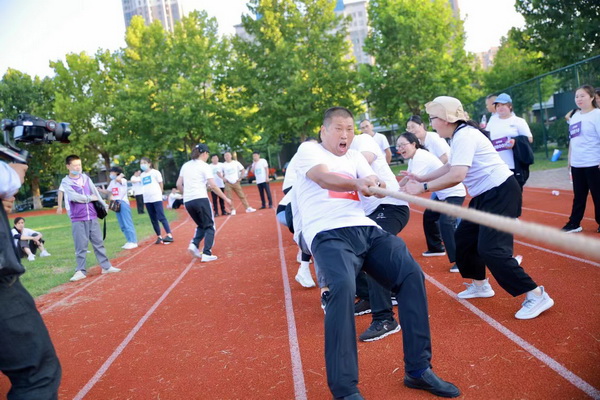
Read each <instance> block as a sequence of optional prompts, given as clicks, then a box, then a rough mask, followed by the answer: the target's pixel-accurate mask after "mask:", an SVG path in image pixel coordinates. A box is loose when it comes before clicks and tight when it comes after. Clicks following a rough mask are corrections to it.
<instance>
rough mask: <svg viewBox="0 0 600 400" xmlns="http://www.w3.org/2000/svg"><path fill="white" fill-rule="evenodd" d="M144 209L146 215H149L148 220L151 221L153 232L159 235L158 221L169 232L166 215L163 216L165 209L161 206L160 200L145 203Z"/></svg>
mask: <svg viewBox="0 0 600 400" xmlns="http://www.w3.org/2000/svg"><path fill="white" fill-rule="evenodd" d="M145 204H146V210H148V216H149V217H150V222H152V227H153V228H154V232H155V233H156V234H157V235H158V236H160V225H159V224H158V221H160V222H161V224H162V226H163V228H165V232H167V233H171V228H170V227H169V221H168V220H167V217H165V210H164V208H163V202H162V201H156V202H154V203H145Z"/></svg>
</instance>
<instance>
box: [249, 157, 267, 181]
mask: <svg viewBox="0 0 600 400" xmlns="http://www.w3.org/2000/svg"><path fill="white" fill-rule="evenodd" d="M252 168H254V176H255V177H256V184H257V185H258V184H259V183H265V182H266V181H267V173H268V171H269V163H268V162H267V160H265V159H264V158H261V159H259V160H258V161H257V162H255V163H253V164H252ZM265 168H266V170H265Z"/></svg>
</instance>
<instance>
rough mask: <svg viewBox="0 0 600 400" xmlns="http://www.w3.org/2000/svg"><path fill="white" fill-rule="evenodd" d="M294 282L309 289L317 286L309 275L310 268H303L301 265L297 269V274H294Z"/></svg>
mask: <svg viewBox="0 0 600 400" xmlns="http://www.w3.org/2000/svg"><path fill="white" fill-rule="evenodd" d="M295 279H296V282H298V283H299V284H301V285H302V286H304V287H305V288H311V287H315V286H317V285H316V284H315V281H314V280H313V278H312V275H311V274H310V268H308V266H307V267H303V266H302V265H301V266H300V268H298V273H296V278H295Z"/></svg>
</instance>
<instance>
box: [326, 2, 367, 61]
mask: <svg viewBox="0 0 600 400" xmlns="http://www.w3.org/2000/svg"><path fill="white" fill-rule="evenodd" d="M334 11H335V13H336V14H337V15H341V16H344V17H350V21H349V22H348V40H349V41H350V43H351V44H352V55H353V56H354V58H355V59H356V62H357V64H373V61H374V60H373V57H371V56H370V55H368V54H367V53H365V52H364V50H363V46H364V44H365V39H366V38H367V35H368V34H369V24H368V22H369V18H368V14H367V0H358V1H355V2H352V3H351V2H348V3H347V4H344V0H337V3H336V5H335V9H334Z"/></svg>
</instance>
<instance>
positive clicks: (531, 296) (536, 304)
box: [515, 286, 554, 319]
mask: <svg viewBox="0 0 600 400" xmlns="http://www.w3.org/2000/svg"><path fill="white" fill-rule="evenodd" d="M540 289H542V295H541V296H537V295H536V294H535V293H533V291H531V292H528V293H527V297H526V298H525V301H524V302H523V307H521V309H520V310H519V311H518V312H517V313H516V314H515V318H517V319H532V318H535V317H537V316H538V315H540V314H541V313H543V312H544V311H546V310H547V309H549V308H551V307H552V306H553V305H554V300H552V299H551V298H550V296H548V293H546V290H544V287H543V286H540Z"/></svg>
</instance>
